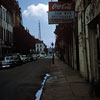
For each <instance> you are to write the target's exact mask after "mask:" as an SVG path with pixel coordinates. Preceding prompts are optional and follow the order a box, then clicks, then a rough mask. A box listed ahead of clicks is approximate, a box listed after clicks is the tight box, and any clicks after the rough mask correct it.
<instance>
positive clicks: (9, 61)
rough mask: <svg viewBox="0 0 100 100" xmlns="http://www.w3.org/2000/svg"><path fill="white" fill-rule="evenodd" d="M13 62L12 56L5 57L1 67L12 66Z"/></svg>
mask: <svg viewBox="0 0 100 100" xmlns="http://www.w3.org/2000/svg"><path fill="white" fill-rule="evenodd" d="M15 63H16V62H15V60H14V59H13V56H6V57H5V58H4V60H3V61H2V64H3V65H10V66H14V65H15Z"/></svg>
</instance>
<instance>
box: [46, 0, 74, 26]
mask: <svg viewBox="0 0 100 100" xmlns="http://www.w3.org/2000/svg"><path fill="white" fill-rule="evenodd" d="M74 10H75V6H74V3H73V2H67V3H65V2H49V12H48V22H49V24H59V23H71V22H72V21H73V19H74V17H75V16H74V14H75V11H74Z"/></svg>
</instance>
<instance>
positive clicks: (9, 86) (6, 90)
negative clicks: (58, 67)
mask: <svg viewBox="0 0 100 100" xmlns="http://www.w3.org/2000/svg"><path fill="white" fill-rule="evenodd" d="M50 65H51V59H39V60H37V61H33V62H29V63H26V64H24V65H21V66H17V67H15V68H12V69H6V70H0V100H35V94H36V92H37V90H39V89H40V87H41V83H42V80H43V77H44V76H45V74H46V73H48V71H49V67H50Z"/></svg>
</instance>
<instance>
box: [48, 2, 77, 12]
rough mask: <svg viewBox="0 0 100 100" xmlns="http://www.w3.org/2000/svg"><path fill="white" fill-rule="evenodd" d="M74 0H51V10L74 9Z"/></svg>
mask: <svg viewBox="0 0 100 100" xmlns="http://www.w3.org/2000/svg"><path fill="white" fill-rule="evenodd" d="M74 9H75V5H74V2H49V11H74Z"/></svg>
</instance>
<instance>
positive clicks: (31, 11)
mask: <svg viewBox="0 0 100 100" xmlns="http://www.w3.org/2000/svg"><path fill="white" fill-rule="evenodd" d="M17 1H18V2H19V6H20V7H21V11H22V18H23V26H25V27H27V28H28V29H29V31H30V33H31V34H32V35H33V36H35V37H36V38H38V33H39V24H38V23H39V21H40V27H41V39H42V40H43V41H44V43H45V44H46V45H47V46H48V47H50V46H51V43H52V42H55V35H54V30H55V25H53V24H52V25H49V24H48V14H47V11H48V2H49V1H50V0H17ZM53 1H57V0H53Z"/></svg>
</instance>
